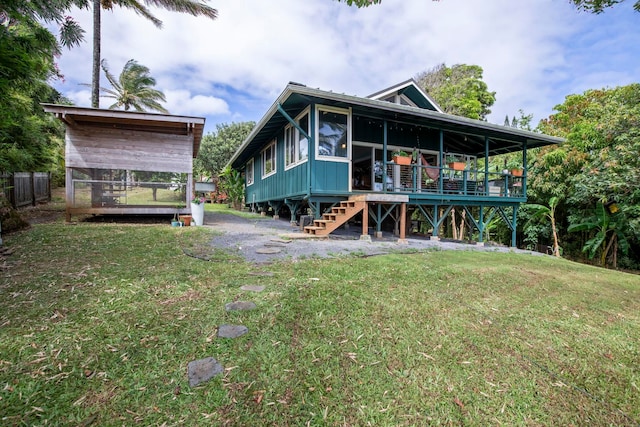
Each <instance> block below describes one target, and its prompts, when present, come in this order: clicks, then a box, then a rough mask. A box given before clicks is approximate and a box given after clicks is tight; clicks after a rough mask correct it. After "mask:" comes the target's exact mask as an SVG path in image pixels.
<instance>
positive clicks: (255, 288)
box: [240, 285, 265, 292]
mask: <svg viewBox="0 0 640 427" xmlns="http://www.w3.org/2000/svg"><path fill="white" fill-rule="evenodd" d="M264 288H265V287H264V286H262V285H244V286H240V289H242V290H243V291H249V292H262V291H264Z"/></svg>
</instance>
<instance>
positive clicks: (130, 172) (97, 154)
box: [43, 104, 205, 221]
mask: <svg viewBox="0 0 640 427" xmlns="http://www.w3.org/2000/svg"><path fill="white" fill-rule="evenodd" d="M43 107H44V110H45V111H46V112H49V113H53V114H55V115H56V117H57V118H58V119H60V120H61V121H62V122H64V124H65V126H66V136H65V166H66V203H67V205H66V214H67V221H70V220H71V217H72V215H78V214H176V213H181V214H185V213H190V203H189V201H190V200H191V198H192V197H193V159H194V158H195V157H196V156H197V155H198V150H199V148H200V141H201V140H202V134H203V130H204V123H205V119H204V118H202V117H188V116H176V115H168V114H153V113H140V112H131V111H117V110H104V109H97V108H84V107H74V106H67V105H53V104H43Z"/></svg>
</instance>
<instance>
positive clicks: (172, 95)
mask: <svg viewBox="0 0 640 427" xmlns="http://www.w3.org/2000/svg"><path fill="white" fill-rule="evenodd" d="M164 94H165V97H166V99H167V103H166V105H165V108H166V109H167V110H169V111H170V112H171V113H173V114H178V115H195V116H228V115H229V105H228V104H227V102H226V101H225V100H224V99H221V98H216V97H214V96H205V95H195V96H193V95H192V94H191V93H190V92H189V91H187V90H167V91H165V92H164Z"/></svg>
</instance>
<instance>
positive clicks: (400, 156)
mask: <svg viewBox="0 0 640 427" xmlns="http://www.w3.org/2000/svg"><path fill="white" fill-rule="evenodd" d="M391 158H392V159H393V163H395V164H396V165H410V164H411V156H410V155H409V153H407V152H406V151H402V150H396V151H394V152H393V153H391Z"/></svg>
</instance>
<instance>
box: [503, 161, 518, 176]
mask: <svg viewBox="0 0 640 427" xmlns="http://www.w3.org/2000/svg"><path fill="white" fill-rule="evenodd" d="M505 169H506V170H508V171H509V173H511V175H513V176H522V163H521V162H520V160H517V159H510V160H509V161H508V162H507V164H506V166H505Z"/></svg>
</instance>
